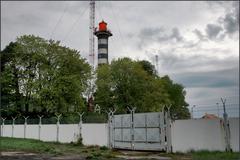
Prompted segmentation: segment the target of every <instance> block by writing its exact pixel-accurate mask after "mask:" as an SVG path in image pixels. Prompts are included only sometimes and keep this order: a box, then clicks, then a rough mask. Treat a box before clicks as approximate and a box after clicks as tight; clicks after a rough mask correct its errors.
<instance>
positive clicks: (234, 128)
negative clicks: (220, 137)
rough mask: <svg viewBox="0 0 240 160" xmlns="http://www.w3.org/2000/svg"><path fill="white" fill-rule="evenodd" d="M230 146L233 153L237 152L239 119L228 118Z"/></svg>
mask: <svg viewBox="0 0 240 160" xmlns="http://www.w3.org/2000/svg"><path fill="white" fill-rule="evenodd" d="M229 127H230V146H231V148H232V150H233V151H234V152H239V118H229Z"/></svg>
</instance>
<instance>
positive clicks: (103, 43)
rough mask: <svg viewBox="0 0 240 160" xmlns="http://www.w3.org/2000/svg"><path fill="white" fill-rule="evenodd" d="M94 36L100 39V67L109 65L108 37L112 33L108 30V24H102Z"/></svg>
mask: <svg viewBox="0 0 240 160" xmlns="http://www.w3.org/2000/svg"><path fill="white" fill-rule="evenodd" d="M94 34H95V35H96V36H97V37H98V66H100V65H102V64H108V37H110V36H112V33H111V32H110V31H109V30H108V29H107V23H106V22H104V21H102V22H100V23H99V28H98V29H96V31H95V32H94Z"/></svg>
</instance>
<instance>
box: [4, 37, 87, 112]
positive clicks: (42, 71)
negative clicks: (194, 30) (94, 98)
mask: <svg viewBox="0 0 240 160" xmlns="http://www.w3.org/2000/svg"><path fill="white" fill-rule="evenodd" d="M6 55H11V57H10V58H9V56H8V57H7V56H6ZM1 57H6V58H5V61H6V62H5V63H4V65H3V68H6V69H5V70H4V71H3V72H2V73H1V77H2V79H1V83H2V84H5V83H7V85H5V86H4V87H3V90H4V89H5V90H7V86H10V85H11V84H12V83H13V82H16V83H17V85H16V87H15V88H10V90H11V92H12V93H14V92H16V91H17V90H18V92H19V94H21V95H22V99H21V100H22V101H23V102H24V104H23V107H24V108H25V112H32V111H33V110H37V111H38V112H41V111H47V112H49V113H52V114H54V113H55V112H62V113H63V112H70V111H73V110H79V109H80V108H81V107H83V104H84V102H83V101H84V99H83V96H82V94H83V92H84V91H85V90H86V88H87V83H86V82H87V80H88V79H89V78H90V75H91V68H90V66H89V64H88V63H87V62H86V61H85V60H84V59H83V58H81V56H80V54H79V52H78V51H76V50H73V49H70V48H66V47H63V46H60V42H55V41H52V40H50V41H47V40H44V39H42V38H40V37H36V36H33V35H24V36H21V37H19V38H17V41H16V42H14V43H10V45H9V46H8V47H6V49H5V50H4V51H3V52H1ZM9 66H11V67H9ZM1 67H2V66H1ZM14 74H17V76H15V77H14ZM9 77H10V78H9ZM8 92H10V91H8ZM11 92H10V93H11ZM8 96H9V97H14V96H16V95H14V94H12V95H8ZM10 103H14V102H9V103H7V105H8V106H9V105H10ZM15 106H16V104H15ZM16 107H17V106H16ZM18 107H19V106H18ZM29 107H30V108H29Z"/></svg>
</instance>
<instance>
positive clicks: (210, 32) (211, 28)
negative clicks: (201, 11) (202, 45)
mask: <svg viewBox="0 0 240 160" xmlns="http://www.w3.org/2000/svg"><path fill="white" fill-rule="evenodd" d="M221 31H222V27H221V26H219V25H216V24H208V25H207V27H206V33H207V36H208V37H209V39H216V38H217V37H218V35H219V33H220V32H221Z"/></svg>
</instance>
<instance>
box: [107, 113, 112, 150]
mask: <svg viewBox="0 0 240 160" xmlns="http://www.w3.org/2000/svg"><path fill="white" fill-rule="evenodd" d="M107 115H108V147H109V148H110V149H111V148H112V146H111V113H110V112H107Z"/></svg>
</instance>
